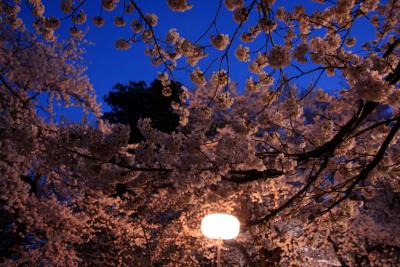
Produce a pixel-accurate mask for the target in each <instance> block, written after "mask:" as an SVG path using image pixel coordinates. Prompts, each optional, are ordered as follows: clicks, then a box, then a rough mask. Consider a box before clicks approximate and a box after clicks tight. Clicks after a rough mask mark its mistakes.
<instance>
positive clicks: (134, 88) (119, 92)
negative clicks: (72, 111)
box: [104, 80, 182, 143]
mask: <svg viewBox="0 0 400 267" xmlns="http://www.w3.org/2000/svg"><path fill="white" fill-rule="evenodd" d="M181 87H182V85H181V84H180V83H179V82H171V84H170V88H171V95H170V96H165V95H163V93H162V91H163V88H164V87H163V85H162V83H161V81H160V80H154V81H153V82H152V83H151V85H150V86H147V85H146V83H145V82H144V81H139V82H133V81H129V82H128V83H127V84H121V83H117V84H116V85H114V87H113V90H112V91H111V92H109V93H108V94H107V95H106V96H104V101H105V102H106V103H107V104H108V105H110V106H111V108H112V109H111V111H110V112H105V113H104V118H105V119H106V120H108V121H109V122H111V123H122V124H126V125H129V126H130V129H131V132H130V136H129V142H130V143H137V142H139V141H142V140H143V135H142V134H141V133H140V131H139V129H138V128H137V122H138V120H139V119H143V118H150V119H151V121H152V126H153V127H154V128H156V129H158V130H160V131H162V132H166V133H171V132H172V131H174V130H175V129H176V127H177V126H178V125H179V115H178V114H176V113H174V110H173V108H172V107H171V104H172V103H173V102H175V103H177V104H181V100H180V98H179V95H180V94H181V93H182V89H181Z"/></svg>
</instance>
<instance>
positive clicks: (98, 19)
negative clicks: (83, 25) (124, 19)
mask: <svg viewBox="0 0 400 267" xmlns="http://www.w3.org/2000/svg"><path fill="white" fill-rule="evenodd" d="M92 22H93V24H94V25H96V26H97V27H101V26H103V25H104V23H105V20H104V18H103V17H100V16H96V17H93V18H92Z"/></svg>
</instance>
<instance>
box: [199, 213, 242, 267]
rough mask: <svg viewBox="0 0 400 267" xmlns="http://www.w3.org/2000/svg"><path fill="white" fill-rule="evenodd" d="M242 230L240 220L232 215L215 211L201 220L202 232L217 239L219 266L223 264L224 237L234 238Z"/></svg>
mask: <svg viewBox="0 0 400 267" xmlns="http://www.w3.org/2000/svg"><path fill="white" fill-rule="evenodd" d="M239 231H240V222H239V220H238V219H237V218H236V217H235V216H232V215H229V214H224V213H214V214H208V215H206V216H205V217H204V218H203V220H201V232H202V233H203V234H204V235H205V236H206V237H208V238H211V239H217V266H218V267H220V266H221V263H220V262H221V245H222V240H223V239H224V240H225V239H233V238H235V237H237V236H238V234H239Z"/></svg>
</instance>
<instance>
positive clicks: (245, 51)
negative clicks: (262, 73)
mask: <svg viewBox="0 0 400 267" xmlns="http://www.w3.org/2000/svg"><path fill="white" fill-rule="evenodd" d="M249 50H250V49H249V48H248V47H246V46H245V47H243V46H242V45H241V44H240V45H239V46H238V47H237V48H236V50H235V56H236V58H237V59H238V60H239V61H242V62H248V61H250V56H249Z"/></svg>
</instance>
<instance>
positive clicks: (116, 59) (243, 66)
mask: <svg viewBox="0 0 400 267" xmlns="http://www.w3.org/2000/svg"><path fill="white" fill-rule="evenodd" d="M100 2H101V1H97V0H87V1H86V2H85V4H84V5H83V9H84V10H85V12H86V13H87V15H88V22H87V23H86V24H84V25H80V26H78V27H79V28H80V29H87V30H88V33H87V35H86V40H87V41H89V42H90V43H91V44H90V45H87V46H86V53H85V54H84V58H85V60H86V64H87V66H88V71H87V74H88V76H89V77H90V80H91V82H92V84H93V86H94V88H95V91H96V93H97V98H98V101H99V102H101V103H102V106H103V111H107V110H109V107H107V105H106V104H105V103H104V102H103V96H104V95H105V94H107V92H109V91H110V90H111V88H112V86H113V85H114V84H116V83H118V82H120V83H126V82H128V81H129V80H132V81H141V80H143V81H145V82H147V83H148V84H149V83H150V82H151V81H152V80H153V79H154V78H156V75H157V72H159V71H162V69H163V68H162V66H160V67H158V68H156V67H154V66H152V65H151V64H150V60H149V58H148V57H147V56H146V55H145V54H144V49H145V46H144V45H143V44H142V43H140V42H138V43H135V44H133V45H132V48H131V49H129V50H126V51H121V50H117V49H115V47H114V43H115V41H116V40H117V39H118V38H126V39H128V38H130V37H131V36H132V33H133V32H132V31H131V29H130V27H129V24H130V22H131V21H132V20H133V19H134V18H137V17H138V15H137V13H135V12H134V13H133V14H128V16H127V17H126V21H127V26H126V27H124V28H120V27H116V26H114V25H113V18H114V16H116V15H122V5H120V6H118V8H119V9H116V10H114V11H112V12H106V11H103V13H102V14H103V16H104V17H105V19H106V24H105V25H104V26H103V27H101V28H97V27H96V26H94V25H93V24H92V23H91V18H92V17H93V16H97V15H99V13H100ZM304 2H305V1H302V2H301V4H304ZM44 3H45V5H46V7H47V10H46V12H45V15H56V16H57V17H59V18H62V17H64V16H65V15H64V14H62V13H61V11H60V10H59V6H58V5H59V1H54V0H47V1H44ZM137 3H138V5H139V6H140V7H141V8H142V10H143V12H144V13H156V14H157V15H158V17H159V20H158V22H159V23H158V25H157V26H156V27H155V32H156V35H157V36H161V37H162V38H163V37H164V36H165V34H166V33H167V31H168V30H169V29H170V28H176V29H177V31H178V32H179V33H180V35H181V36H182V37H185V38H187V39H189V40H191V41H194V40H196V39H197V38H198V37H199V36H200V35H201V33H203V32H204V31H205V29H207V27H208V26H209V24H210V22H211V21H212V18H213V17H214V15H215V13H216V10H217V8H218V3H219V1H217V0H201V1H200V0H193V1H191V3H192V4H193V6H194V7H193V8H192V9H191V10H189V11H186V12H183V13H182V12H172V11H171V10H170V9H169V8H168V6H167V3H166V1H165V0H141V1H137ZM282 4H284V6H285V7H286V8H287V9H288V10H291V9H292V8H293V7H294V6H296V5H297V4H300V2H299V1H293V0H289V1H277V3H276V5H282ZM305 6H306V8H308V9H310V8H313V9H319V8H321V9H322V7H323V5H321V4H317V3H315V2H314V3H313V2H311V1H307V4H306V5H305ZM24 12H25V13H23V17H24V19H25V20H26V21H27V22H28V21H30V20H31V19H32V18H31V16H30V15H29V14H28V13H26V12H27V10H26V9H25V11H24ZM255 19H257V17H256V13H255V12H253V17H251V18H250V20H255ZM365 22H366V20H365V19H359V20H358V22H357V23H356V24H355V25H354V27H353V29H352V31H351V35H352V34H354V35H355V36H357V37H358V38H359V39H358V40H357V45H356V46H355V47H354V48H353V49H354V50H358V49H359V48H360V45H361V43H362V41H363V40H360V36H361V37H362V38H364V41H365V40H369V39H371V38H372V37H373V34H374V33H373V31H372V29H373V28H372V27H371V26H370V25H369V23H365ZM250 24H251V23H248V24H245V25H244V27H243V29H247V28H248V25H250ZM72 25H73V24H72V22H71V21H70V20H64V21H63V23H62V26H61V28H60V29H59V30H58V31H57V36H58V38H59V39H62V38H66V37H68V29H69V28H70V27H71V26H72ZM217 26H218V30H219V31H220V32H221V33H225V34H229V36H230V37H231V36H232V34H233V32H234V30H235V28H236V26H237V24H235V23H234V22H233V20H232V13H231V12H230V11H228V10H227V9H226V8H225V7H224V6H222V7H221V10H220V14H219V17H218V19H217ZM210 34H216V30H215V29H212V30H211V31H210ZM282 34H284V32H282ZM274 38H276V39H278V38H279V37H277V36H275V37H274ZM264 40H265V38H264V37H263V36H262V34H260V35H259V37H258V38H257V40H256V42H254V43H253V44H252V45H250V48H251V50H256V49H257V48H259V47H261V46H262V45H263V42H264ZM200 44H203V45H209V35H206V36H205V37H204V38H203V39H202V41H201V42H200ZM238 44H239V42H238V41H236V42H235V43H234V44H233V45H232V48H231V50H230V54H229V64H230V73H231V78H232V79H234V80H235V81H236V82H237V83H238V89H239V90H242V89H243V86H244V84H245V80H246V78H247V77H249V76H250V75H251V73H250V72H249V71H248V68H247V65H248V64H247V63H243V62H239V61H237V60H236V59H235V58H234V51H235V48H236V47H237V45H238ZM206 53H207V54H208V55H209V56H208V58H207V59H203V61H201V63H200V65H199V67H200V69H202V70H204V69H205V67H206V66H208V64H209V63H210V61H211V60H212V59H214V58H215V57H217V56H218V55H222V53H223V52H221V51H217V50H216V49H214V48H212V47H208V48H207V49H206ZM254 56H255V54H253V57H252V58H254ZM179 62H180V63H182V62H183V60H182V59H181V60H180V61H179ZM218 65H219V60H218V61H217V64H215V65H214V68H213V69H214V70H216V69H218ZM302 66H304V69H305V70H307V69H310V68H312V66H311V65H310V64H307V65H304V64H303V65H302ZM293 71H294V69H293ZM293 73H296V72H293ZM188 74H189V72H187V71H183V70H180V71H179V70H178V71H175V72H174V76H175V79H176V80H178V81H180V82H182V83H183V84H185V85H186V86H187V87H188V88H191V87H192V84H191V83H190V80H189V78H188V77H189V75H188ZM208 74H210V73H208ZM317 75H318V72H316V73H315V74H314V75H309V76H306V77H305V78H302V79H299V80H297V81H296V84H297V85H298V86H299V87H307V86H308V85H310V84H311V83H312V82H313V81H314V80H315V78H316V77H317ZM254 78H255V76H254ZM344 86H345V83H344V82H343V81H341V79H340V77H339V78H338V77H337V76H335V77H333V78H329V77H326V76H325V75H324V76H323V77H322V79H321V80H320V81H319V83H318V86H317V87H318V88H319V87H321V88H324V89H325V90H327V91H329V92H335V91H337V90H338V89H340V88H343V87H344ZM63 113H64V112H63ZM79 114H80V112H78V111H76V110H75V111H71V110H69V111H68V112H67V113H66V114H65V116H66V117H67V118H68V119H70V120H72V121H79V118H80V115H79Z"/></svg>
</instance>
